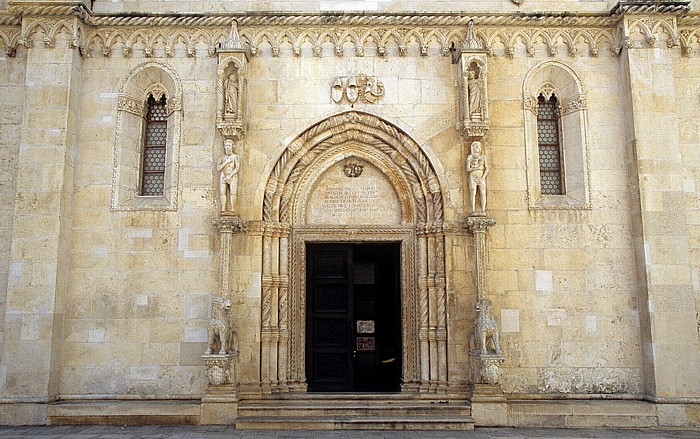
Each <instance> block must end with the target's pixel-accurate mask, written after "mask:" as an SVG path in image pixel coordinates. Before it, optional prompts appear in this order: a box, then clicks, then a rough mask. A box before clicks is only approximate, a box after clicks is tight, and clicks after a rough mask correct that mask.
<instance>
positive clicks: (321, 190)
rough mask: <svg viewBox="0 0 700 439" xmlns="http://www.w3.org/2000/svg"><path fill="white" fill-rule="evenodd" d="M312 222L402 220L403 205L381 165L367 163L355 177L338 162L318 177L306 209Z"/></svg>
mask: <svg viewBox="0 0 700 439" xmlns="http://www.w3.org/2000/svg"><path fill="white" fill-rule="evenodd" d="M306 218H307V222H308V223H309V224H385V225H388V224H398V223H400V222H401V206H400V204H399V200H398V197H397V196H396V192H395V191H394V188H393V187H392V185H391V183H389V181H388V180H387V179H386V177H385V176H384V174H382V173H381V172H380V171H379V170H378V169H377V168H375V167H374V166H371V165H369V164H367V163H363V172H362V173H361V174H360V175H358V176H356V177H355V178H348V177H347V176H346V174H345V169H344V163H343V162H341V163H336V164H335V165H333V166H332V167H331V168H329V169H328V170H327V171H326V172H324V173H323V175H322V176H321V178H319V179H318V181H317V182H316V185H315V186H314V189H313V190H312V192H311V194H310V196H309V198H308V202H307V212H306Z"/></svg>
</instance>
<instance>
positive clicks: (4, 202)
mask: <svg viewBox="0 0 700 439" xmlns="http://www.w3.org/2000/svg"><path fill="white" fill-rule="evenodd" d="M1 8H2V4H1V3H0V9H1ZM25 56H26V52H21V53H20V54H18V55H17V56H16V57H15V58H8V57H6V56H0V95H1V96H2V97H3V98H2V100H0V316H2V317H4V316H5V299H6V297H7V280H8V274H9V271H10V246H11V243H12V224H13V220H14V211H15V195H16V192H17V160H18V156H19V143H20V142H19V138H20V131H21V129H22V115H23V113H24V96H25V92H24V90H25V88H24V76H25V71H26V59H25ZM4 329H5V327H4V325H3V327H2V329H0V358H2V345H3V343H2V342H3V335H4ZM0 377H4V369H3V368H2V366H0ZM4 381H5V380H4V378H0V383H4ZM1 388H2V384H0V389H1Z"/></svg>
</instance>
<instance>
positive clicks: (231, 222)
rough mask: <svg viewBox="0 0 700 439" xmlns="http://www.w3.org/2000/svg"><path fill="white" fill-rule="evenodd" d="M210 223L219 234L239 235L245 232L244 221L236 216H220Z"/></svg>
mask: <svg viewBox="0 0 700 439" xmlns="http://www.w3.org/2000/svg"><path fill="white" fill-rule="evenodd" d="M211 223H212V224H213V225H215V226H216V227H217V228H218V229H219V232H221V233H233V234H236V235H238V234H241V233H245V232H246V231H247V226H246V223H245V221H243V220H242V219H241V218H240V217H238V216H236V215H221V216H215V217H213V218H212V219H211Z"/></svg>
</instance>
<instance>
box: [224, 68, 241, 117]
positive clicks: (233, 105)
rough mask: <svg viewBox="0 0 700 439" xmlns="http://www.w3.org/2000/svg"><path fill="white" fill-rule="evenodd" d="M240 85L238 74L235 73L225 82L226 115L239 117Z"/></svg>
mask: <svg viewBox="0 0 700 439" xmlns="http://www.w3.org/2000/svg"><path fill="white" fill-rule="evenodd" d="M239 90H240V85H239V83H238V72H237V71H234V72H233V73H231V74H230V75H228V78H226V81H225V82H224V109H225V113H226V115H233V116H237V115H238V92H239Z"/></svg>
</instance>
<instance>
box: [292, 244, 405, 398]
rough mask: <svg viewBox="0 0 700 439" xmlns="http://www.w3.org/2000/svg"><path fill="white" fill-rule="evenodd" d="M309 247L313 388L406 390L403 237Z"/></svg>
mask: <svg viewBox="0 0 700 439" xmlns="http://www.w3.org/2000/svg"><path fill="white" fill-rule="evenodd" d="M307 254H308V257H307V261H308V266H307V279H306V281H307V332H306V333H307V349H306V362H307V373H306V376H307V380H308V385H309V391H311V392H314V391H399V390H400V374H401V315H400V309H401V307H400V282H399V266H400V264H399V259H400V248H399V244H398V243H371V244H308V246H307Z"/></svg>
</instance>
